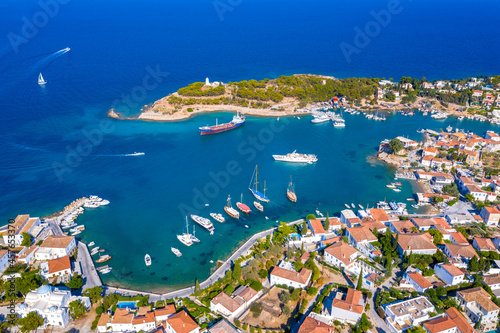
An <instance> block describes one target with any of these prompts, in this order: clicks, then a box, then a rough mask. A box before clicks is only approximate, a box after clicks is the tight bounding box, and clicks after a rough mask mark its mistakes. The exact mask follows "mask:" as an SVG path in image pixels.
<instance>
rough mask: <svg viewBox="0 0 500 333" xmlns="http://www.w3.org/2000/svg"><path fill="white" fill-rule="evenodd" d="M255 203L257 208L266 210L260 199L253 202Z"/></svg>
mask: <svg viewBox="0 0 500 333" xmlns="http://www.w3.org/2000/svg"><path fill="white" fill-rule="evenodd" d="M253 205H254V206H255V208H257V209H258V210H259V211H261V212H263V211H264V206H262V204H261V203H260V202H258V201H254V202H253Z"/></svg>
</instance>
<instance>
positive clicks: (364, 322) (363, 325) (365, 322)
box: [358, 313, 372, 332]
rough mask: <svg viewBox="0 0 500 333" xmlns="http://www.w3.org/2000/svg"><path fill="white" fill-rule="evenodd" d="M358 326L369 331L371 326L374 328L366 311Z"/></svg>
mask: <svg viewBox="0 0 500 333" xmlns="http://www.w3.org/2000/svg"><path fill="white" fill-rule="evenodd" d="M358 328H359V330H360V331H361V332H368V330H369V329H370V328H372V323H371V322H370V320H369V319H368V316H367V315H366V313H363V314H362V315H361V319H360V320H359V323H358Z"/></svg>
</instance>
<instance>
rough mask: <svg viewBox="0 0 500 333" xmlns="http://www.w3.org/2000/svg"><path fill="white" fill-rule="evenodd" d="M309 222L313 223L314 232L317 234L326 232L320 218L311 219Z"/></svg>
mask: <svg viewBox="0 0 500 333" xmlns="http://www.w3.org/2000/svg"><path fill="white" fill-rule="evenodd" d="M309 224H310V225H311V229H312V232H314V234H315V235H317V234H324V233H326V231H325V229H324V228H323V223H321V220H319V219H314V220H309Z"/></svg>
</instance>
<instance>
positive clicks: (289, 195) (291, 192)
mask: <svg viewBox="0 0 500 333" xmlns="http://www.w3.org/2000/svg"><path fill="white" fill-rule="evenodd" d="M286 196H287V198H288V200H290V201H291V202H297V195H296V194H295V186H294V185H293V183H292V176H290V183H289V184H288V188H287V189H286Z"/></svg>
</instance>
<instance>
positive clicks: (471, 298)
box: [457, 287, 499, 312]
mask: <svg viewBox="0 0 500 333" xmlns="http://www.w3.org/2000/svg"><path fill="white" fill-rule="evenodd" d="M457 295H459V296H460V297H462V298H463V299H464V300H465V301H466V302H467V303H468V302H476V303H478V304H479V305H480V306H481V307H482V308H483V309H485V310H486V311H488V312H490V311H495V310H498V309H499V307H498V306H497V305H496V304H495V303H493V302H492V301H491V299H490V294H488V293H487V292H486V290H484V289H483V288H481V287H476V288H471V289H467V290H460V291H457Z"/></svg>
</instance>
